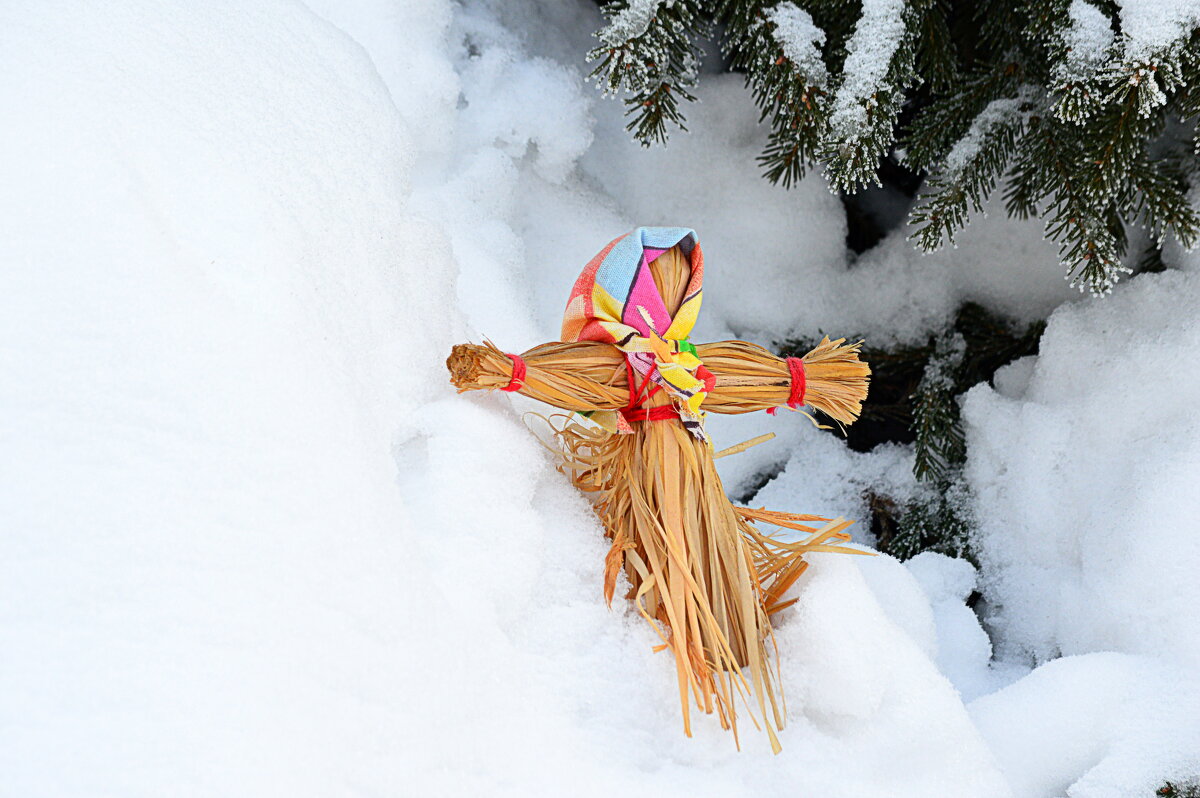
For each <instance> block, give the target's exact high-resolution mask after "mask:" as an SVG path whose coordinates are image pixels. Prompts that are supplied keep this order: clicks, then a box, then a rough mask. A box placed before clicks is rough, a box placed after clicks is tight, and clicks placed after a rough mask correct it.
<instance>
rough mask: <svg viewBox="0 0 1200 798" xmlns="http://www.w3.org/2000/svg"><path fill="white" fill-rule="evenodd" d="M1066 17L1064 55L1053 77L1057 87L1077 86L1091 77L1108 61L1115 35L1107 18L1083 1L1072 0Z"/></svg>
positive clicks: (1056, 66) (1085, 0) (1097, 9)
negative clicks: (1062, 84) (1057, 84)
mask: <svg viewBox="0 0 1200 798" xmlns="http://www.w3.org/2000/svg"><path fill="white" fill-rule="evenodd" d="M1068 16H1069V18H1070V24H1069V25H1068V26H1067V27H1066V29H1065V30H1064V31H1063V45H1064V47H1066V54H1065V57H1064V58H1063V61H1062V63H1061V64H1056V65H1055V73H1054V75H1055V79H1056V80H1057V81H1059V82H1060V83H1067V82H1076V83H1079V82H1083V81H1087V80H1090V79H1092V78H1093V77H1095V75H1096V73H1097V72H1098V71H1099V70H1100V68H1101V67H1102V66H1104V64H1105V62H1106V61H1107V60H1108V59H1109V58H1110V57H1111V52H1110V51H1111V49H1112V46H1113V42H1114V40H1115V39H1116V34H1115V33H1114V32H1113V29H1112V21H1111V20H1110V19H1109V18H1108V15H1107V14H1105V13H1104V12H1103V11H1101V10H1100V9H1099V8H1097V7H1096V6H1094V5H1092V4H1091V3H1089V2H1087V0H1072V1H1071V6H1070V8H1069V9H1068Z"/></svg>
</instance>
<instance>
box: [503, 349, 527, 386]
mask: <svg viewBox="0 0 1200 798" xmlns="http://www.w3.org/2000/svg"><path fill="white" fill-rule="evenodd" d="M508 357H510V358H512V362H513V372H512V379H511V380H509V381H508V385H505V386H504V387H503V388H501V389H500V390H502V391H509V392H512V391H519V390H521V386H522V385H524V384H525V361H524V360H522V359H521V356H520V355H508Z"/></svg>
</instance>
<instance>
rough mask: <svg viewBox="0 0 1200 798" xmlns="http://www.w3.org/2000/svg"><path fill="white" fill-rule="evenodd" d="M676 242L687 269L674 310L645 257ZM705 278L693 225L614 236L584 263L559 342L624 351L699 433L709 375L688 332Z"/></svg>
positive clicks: (701, 434)
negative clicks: (593, 343)
mask: <svg viewBox="0 0 1200 798" xmlns="http://www.w3.org/2000/svg"><path fill="white" fill-rule="evenodd" d="M674 246H678V247H679V248H680V251H681V252H682V253H683V254H684V255H685V256H687V258H688V260H689V262H690V264H691V267H692V274H691V279H690V280H689V281H688V285H687V289H686V291H685V292H684V299H683V302H682V304H680V306H679V309H678V310H677V311H676V313H675V316H674V317H672V316H671V315H670V314H669V313H668V312H667V306H666V302H665V301H664V300H663V298H662V295H661V294H659V292H658V286H657V285H656V284H655V282H654V277H653V275H652V274H651V273H650V264H651V263H652V262H653V261H654V260H655V259H656V258H658V257H659V256H660V255H662V254H663V253H664V252H666V251H667V250H669V249H670V248H671V247H674ZM703 282H704V255H703V253H702V252H701V250H700V243H699V242H698V241H697V239H696V233H695V231H693V230H689V229H687V228H685V227H639V228H638V229H636V230H634V231H633V232H631V233H626V234H625V235H623V236H621V237H619V238H617V239H615V240H613V241H612V242H611V243H610V244H609V245H608V246H606V247H605V248H604V249H602V250H600V253H599V254H598V255H596V257H594V258H592V259H591V261H589V262H588V264H587V266H585V267H584V269H583V273H582V274H580V275H579V279H578V280H576V281H575V287H574V288H572V289H571V299H570V301H569V302H568V303H567V310H566V313H565V314H564V316H563V326H562V340H563V341H564V342H567V343H571V342H576V341H603V342H604V343H609V344H613V345H615V346H616V347H617V348H618V349H620V350H621V351H623V352H624V353H625V356H626V358H628V360H629V362H630V365H632V366H633V368H634V369H635V370H636V371H637V372H638V373H639V374H641V375H643V376H644V377H646V378H648V379H651V380H653V381H654V382H655V383H656V384H658V385H661V386H662V387H663V388H664V389H665V390H666V391H667V392H668V393H669V394H670V395H671V397H672V399H674V400H675V402H676V405H677V406H678V409H679V412H680V417H681V418H682V419H683V421H684V423H685V425H687V426H688V428H689V429H691V430H692V431H693V433H695V434H696V435H697V436H699V437H701V438H703V437H704V431H703V427H702V426H701V424H700V419H701V413H700V405H701V403H702V402H703V401H704V397H705V396H706V395H707V394H708V392H709V391H711V390H712V388H713V383H714V380H713V376H712V374H711V373H710V372H709V371H708V369H706V368H704V366H703V365H702V364H701V363H700V358H698V357H696V348H695V347H694V346H692V344H691V343H690V342H689V341H688V335H689V334H690V333H691V331H692V327H693V326H695V324H696V317H697V316H698V315H699V313H700V299H701V295H702V285H703ZM631 388H632V386H631Z"/></svg>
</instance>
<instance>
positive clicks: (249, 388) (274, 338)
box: [0, 0, 1200, 798]
mask: <svg viewBox="0 0 1200 798" xmlns="http://www.w3.org/2000/svg"><path fill="white" fill-rule="evenodd" d="M599 24H600V19H599V16H598V14H597V12H596V9H595V6H594V4H593V3H591V2H587V1H586V0H571V1H570V2H565V1H564V0H546V1H545V2H540V3H539V2H533V1H532V0H510V1H509V2H500V1H499V0H493V1H491V2H484V1H483V0H476V1H474V2H470V3H466V4H464V5H456V4H452V3H449V2H438V1H436V0H407V1H406V0H359V1H358V2H333V0H312V2H309V3H308V4H307V5H306V4H303V3H299V2H285V0H256V2H253V3H235V2H232V0H227V1H220V0H214V2H209V3H200V4H195V3H167V2H161V1H157V2H151V0H120V1H119V2H112V3H105V4H82V3H49V2H9V3H5V4H2V5H0V107H2V108H4V109H5V112H4V117H5V119H4V122H3V124H0V375H2V376H0V451H2V452H3V457H0V795H4V796H8V795H11V796H20V797H21V798H26V797H27V796H95V795H114V796H162V795H196V796H201V795H203V796H211V795H246V796H275V795H278V796H307V795H312V796H329V795H378V796H409V795H412V796H427V795H428V796H441V795H449V796H456V795H487V796H492V795H522V796H527V795H560V794H568V795H613V794H623V795H650V794H656V795H665V796H675V795H680V796H682V795H689V796H697V795H731V794H752V793H753V794H781V795H803V796H810V795H811V796H822V798H837V797H839V796H847V797H849V796H882V795H886V796H897V797H906V796H912V798H935V797H936V796H947V797H948V798H949V797H953V798H990V797H991V796H997V797H998V798H999V797H1000V796H1012V797H1013V798H1042V797H1044V798H1055V797H1056V796H1063V795H1067V796H1070V798H1109V797H1110V796H1111V797H1112V798H1116V797H1117V796H1121V797H1122V798H1124V797H1125V796H1135V795H1147V796H1148V795H1150V794H1152V792H1153V790H1154V789H1155V788H1156V787H1158V786H1160V785H1161V784H1162V783H1163V781H1165V780H1167V779H1174V780H1183V779H1186V778H1189V777H1194V776H1196V775H1198V774H1200V720H1198V719H1200V685H1198V683H1197V677H1196V675H1195V674H1196V673H1197V667H1198V666H1200V613H1197V612H1196V611H1195V608H1196V607H1197V606H1198V605H1200V581H1198V580H1197V579H1196V578H1195V574H1196V572H1197V570H1198V569H1200V544H1198V543H1197V540H1200V536H1198V535H1197V533H1198V532H1200V525H1198V523H1197V521H1196V519H1197V518H1198V517H1200V507H1197V506H1195V505H1196V503H1197V501H1198V499H1197V496H1196V494H1194V493H1193V492H1192V491H1193V490H1194V488H1192V487H1189V486H1193V485H1194V484H1195V483H1196V481H1197V479H1200V429H1198V428H1197V423H1196V421H1195V420H1194V413H1193V411H1192V407H1193V405H1194V404H1195V402H1196V401H1197V400H1200V380H1197V379H1196V378H1195V377H1194V375H1193V373H1192V372H1193V370H1192V369H1191V357H1189V355H1191V354H1192V353H1194V352H1195V351H1196V349H1197V348H1198V347H1200V325H1198V324H1197V322H1196V321H1195V320H1194V316H1195V314H1194V311H1193V310H1192V309H1193V308H1194V307H1195V306H1196V304H1197V301H1198V300H1200V272H1197V271H1195V270H1193V268H1192V265H1191V263H1190V259H1189V258H1188V257H1187V256H1185V255H1178V256H1177V257H1176V258H1175V262H1176V265H1177V266H1179V270H1178V271H1172V272H1167V273H1164V274H1158V275H1146V276H1142V277H1138V278H1136V279H1133V280H1130V281H1128V283H1123V284H1122V285H1121V286H1120V287H1119V289H1118V291H1117V293H1116V295H1115V296H1114V297H1112V298H1111V299H1109V300H1106V301H1104V302H1096V301H1089V300H1080V299H1078V298H1074V299H1072V297H1074V296H1075V295H1074V294H1073V292H1070V291H1069V289H1068V288H1067V287H1066V285H1065V283H1064V282H1063V280H1062V278H1061V276H1060V272H1059V270H1058V267H1057V263H1056V252H1055V248H1054V246H1053V245H1051V244H1047V243H1045V242H1043V241H1042V240H1041V238H1040V225H1039V224H1038V223H1037V222H1036V221H1033V222H1029V223H1021V222H1015V221H1009V220H1005V219H1003V218H1002V217H1003V214H1001V213H997V214H993V215H992V216H991V217H990V218H982V219H979V220H977V221H976V223H975V224H973V225H972V226H971V227H970V228H969V229H968V230H967V231H966V232H965V233H964V234H963V235H962V236H960V239H959V249H957V250H950V251H947V252H944V253H938V254H935V255H929V256H920V255H918V254H916V253H915V252H914V251H913V250H912V249H911V247H910V245H909V244H908V243H907V242H906V241H904V240H903V235H902V233H897V234H895V235H893V236H892V237H891V238H889V239H887V240H886V241H885V242H884V243H883V244H881V245H880V246H879V247H877V248H876V249H874V250H871V251H870V252H869V253H867V254H866V255H864V256H862V257H860V258H858V259H857V260H852V259H851V257H850V256H849V255H848V254H847V252H846V250H845V247H844V244H843V240H844V235H845V228H844V221H843V216H842V212H841V208H840V205H839V203H838V201H837V199H836V198H835V197H834V196H832V195H831V194H830V193H829V192H828V190H827V189H826V187H825V185H824V184H823V183H822V181H821V179H820V178H819V177H812V178H809V179H808V180H806V181H804V182H802V183H801V184H800V185H799V186H798V187H796V188H794V189H793V190H791V191H790V192H783V191H782V189H778V188H774V187H772V186H770V185H769V184H767V183H766V182H765V181H763V180H761V179H760V178H759V176H758V173H757V170H756V167H755V165H754V159H753V156H754V155H755V154H756V153H757V152H758V151H759V150H760V148H761V146H762V142H763V139H764V135H765V134H764V131H763V130H762V129H760V128H759V127H758V126H757V125H756V124H755V123H754V120H755V119H756V118H757V114H756V112H754V111H753V109H752V106H751V103H750V100H749V99H748V97H747V96H746V94H745V92H744V91H743V90H742V87H741V81H740V80H739V79H738V78H736V77H732V76H717V75H706V76H705V80H704V81H703V83H702V87H701V89H700V97H701V100H702V102H701V103H700V104H698V105H696V106H695V107H692V108H690V109H689V120H690V127H691V128H692V130H693V133H692V134H691V135H676V136H675V137H674V138H673V140H672V142H671V145H670V146H669V147H668V148H667V149H665V150H663V149H653V150H644V149H642V148H640V147H638V146H637V145H635V144H633V143H631V142H630V141H629V140H628V138H627V135H626V134H625V132H624V130H623V122H622V118H621V115H620V114H621V109H620V107H619V105H618V104H615V103H607V102H600V101H598V99H597V98H596V97H595V92H594V89H593V88H592V87H591V86H589V85H587V84H585V82H584V80H583V68H582V66H581V64H580V56H581V54H582V53H583V52H585V51H586V49H587V48H588V47H589V46H590V44H591V43H592V42H593V41H594V40H592V39H591V37H590V33H591V31H593V30H595V29H596V28H597V27H599ZM656 224H680V225H688V226H692V227H694V228H696V229H697V230H698V231H699V234H700V238H701V241H702V242H703V244H704V248H705V253H706V256H707V257H706V260H707V265H708V269H707V272H708V274H707V276H708V278H709V279H708V281H707V282H708V286H707V288H708V290H707V291H706V303H705V310H704V313H703V314H702V317H701V325H700V327H699V328H698V329H697V335H696V338H697V339H698V340H700V339H708V338H717V337H725V336H730V335H737V336H742V337H746V338H750V339H752V340H759V341H763V342H769V341H770V340H771V339H772V338H776V337H781V336H783V335H786V334H788V333H790V332H803V333H814V332H817V331H826V332H830V333H834V334H837V333H839V332H842V333H851V334H865V335H867V336H870V337H871V338H872V340H874V341H878V342H890V341H906V340H914V339H916V338H919V337H922V336H923V335H924V334H925V332H926V331H927V330H929V329H931V328H932V327H935V326H936V325H938V324H939V323H941V322H943V321H945V320H946V319H947V318H949V317H950V316H951V314H952V313H953V312H954V309H955V308H956V306H957V305H958V303H959V302H961V301H962V300H964V299H973V300H977V301H981V302H984V303H985V304H987V305H989V306H991V307H993V308H996V309H997V310H1000V311H1003V312H1006V313H1008V314H1010V315H1013V316H1016V317H1018V318H1038V317H1043V316H1044V315H1045V314H1046V313H1048V312H1050V311H1051V310H1053V309H1054V308H1056V307H1058V310H1056V311H1054V313H1053V315H1052V316H1051V318H1050V322H1049V327H1048V330H1047V333H1046V337H1045V340H1044V342H1043V347H1042V354H1041V355H1040V356H1039V357H1037V358H1035V359H1030V360H1026V361H1022V362H1019V363H1017V364H1014V365H1013V366H1010V367H1009V368H1008V369H1007V370H1006V371H1005V372H1004V373H1002V374H1001V375H999V376H998V378H997V380H996V385H995V387H989V386H979V387H977V388H975V389H974V390H973V391H972V392H971V393H970V394H969V395H968V397H967V400H966V404H965V418H966V422H967V429H968V435H969V445H970V451H971V456H970V461H969V464H968V478H969V480H970V482H971V484H972V487H973V488H974V489H975V495H976V497H977V505H978V506H977V507H976V508H975V511H976V514H977V516H978V517H979V519H980V520H981V526H982V531H981V539H980V550H981V557H982V559H983V569H982V572H980V573H976V572H975V570H974V569H973V568H972V567H971V566H970V565H969V564H968V563H966V562H963V561H959V560H953V559H950V558H946V557H942V556H941V555H934V554H925V555H921V556H919V557H917V558H914V559H913V560H911V561H909V562H908V563H905V564H901V563H899V562H897V561H895V560H892V559H890V558H887V557H878V558H874V559H869V560H868V559H867V558H853V560H854V561H851V558H845V557H837V556H832V555H828V556H821V555H818V556H814V557H813V567H812V568H811V569H810V571H809V573H808V574H806V576H805V578H804V579H803V580H802V583H801V585H800V587H799V591H800V593H801V597H800V601H799V603H798V604H797V607H796V610H795V611H794V612H792V613H790V614H789V616H788V617H787V618H785V619H784V620H783V621H782V623H781V626H780V628H779V631H778V634H779V642H780V647H781V649H782V653H783V657H784V663H785V670H784V673H783V681H784V688H785V691H786V694H787V697H788V702H789V707H790V723H789V726H788V728H787V729H786V730H785V731H784V732H783V734H782V737H781V739H782V742H783V745H784V751H783V753H782V754H781V755H779V756H778V757H772V756H771V755H770V752H769V749H768V748H767V746H766V744H765V742H764V741H763V740H760V739H758V738H757V737H756V736H755V735H754V734H753V733H747V734H746V735H745V738H744V741H743V742H744V747H745V749H746V750H745V751H743V752H742V753H738V752H736V751H735V750H734V749H733V746H732V742H731V740H730V739H729V737H728V735H727V734H725V733H723V732H721V731H720V730H719V729H717V728H716V724H715V722H714V723H709V722H699V723H696V724H694V725H695V728H696V733H697V736H696V739H692V740H688V739H686V738H684V737H683V735H682V733H681V730H680V721H679V717H678V706H677V699H676V697H675V695H674V692H673V687H672V679H673V676H672V674H671V666H670V663H669V661H668V659H667V658H666V656H665V655H661V654H654V653H652V652H651V650H650V649H651V646H652V645H653V644H654V643H655V642H656V641H655V640H654V639H653V634H652V632H651V631H650V630H649V629H648V628H646V626H645V624H644V623H642V622H641V621H640V620H639V619H637V618H636V617H632V616H631V615H630V614H629V613H628V612H627V611H625V610H624V609H623V608H615V609H614V610H613V611H609V610H607V609H605V608H604V606H603V602H602V601H601V597H600V591H599V586H600V581H601V568H602V559H603V554H604V551H605V547H604V545H603V542H602V539H601V532H600V529H599V527H598V525H597V522H596V521H595V519H594V518H593V516H592V515H591V513H590V510H589V508H588V506H587V504H586V502H585V500H584V499H583V498H582V497H581V496H579V495H578V494H576V493H575V492H574V491H573V490H571V489H570V488H569V486H568V485H567V484H566V483H565V481H564V480H563V478H562V477H561V476H560V475H558V474H557V473H556V472H555V470H554V468H553V461H552V459H551V458H550V456H549V455H548V454H547V453H546V451H545V450H544V449H543V447H542V446H541V445H540V443H539V442H538V441H537V440H536V439H535V438H534V436H533V435H532V434H531V433H530V432H529V431H528V430H527V429H526V427H525V426H524V424H523V423H522V419H521V415H522V413H523V412H524V411H526V410H529V409H534V407H535V405H534V404H533V403H532V402H526V401H525V400H523V399H521V398H520V397H516V398H512V397H509V396H507V395H505V396H503V397H501V396H475V395H471V396H463V397H458V396H455V395H454V393H453V391H452V390H451V388H450V386H449V385H448V383H447V380H446V376H445V372H444V367H443V365H442V362H443V359H444V357H445V355H446V353H447V352H448V350H449V347H450V345H451V344H452V343H454V342H457V341H462V340H468V339H469V340H479V339H481V338H483V337H484V336H488V337H490V338H491V339H493V340H495V341H496V342H497V343H498V344H500V345H501V346H503V347H505V348H506V349H509V350H518V351H519V350H520V349H522V348H525V347H527V346H529V345H532V344H534V343H537V342H540V341H542V340H548V339H552V338H554V337H555V335H556V332H557V329H558V319H559V314H560V313H561V308H562V303H563V302H564V301H565V298H566V294H567V291H568V289H569V286H570V284H571V281H572V279H573V278H574V276H575V274H576V273H577V271H578V270H579V268H580V267H581V266H582V264H583V263H584V262H586V261H587V260H588V258H590V256H591V255H593V254H594V253H595V251H596V250H597V249H598V248H599V247H600V246H602V245H603V244H604V243H605V242H607V241H608V240H610V239H611V238H613V237H614V236H615V235H617V234H619V233H620V232H622V231H624V230H627V229H629V228H631V227H634V226H636V225H656ZM1067 300H1070V301H1069V302H1067ZM1064 302H1067V304H1063V303H1064ZM1060 305H1061V307H1060ZM711 423H712V429H713V432H714V435H715V437H716V438H717V443H718V445H724V444H727V443H734V442H737V441H740V440H742V439H744V438H747V437H750V436H752V435H754V434H757V433H759V432H762V431H766V430H772V431H776V432H778V433H779V437H778V438H777V439H776V440H775V441H773V442H771V443H769V444H765V445H763V446H759V447H757V448H756V449H753V450H751V451H750V452H749V453H747V454H744V455H740V456H739V457H738V458H728V459H726V460H723V461H722V466H723V467H725V468H726V477H727V480H728V482H729V483H730V484H731V486H736V485H738V484H744V483H746V481H747V480H748V479H749V477H750V476H751V475H752V473H754V472H755V471H758V470H760V469H763V468H767V467H773V468H775V469H777V470H780V473H779V476H778V477H776V478H775V479H774V480H773V481H772V482H771V483H770V484H768V485H767V487H766V488H764V489H763V490H762V491H761V492H760V494H759V496H758V497H756V503H757V502H762V503H766V504H768V505H769V506H775V507H779V508H790V509H795V510H797V511H806V512H824V513H829V514H838V513H840V514H846V515H853V516H855V517H859V518H862V517H863V515H864V508H863V506H862V499H861V493H862V489H863V488H864V487H867V486H886V487H887V488H888V490H890V491H892V492H893V493H899V494H902V493H903V491H905V490H911V489H912V482H911V477H910V476H909V474H910V469H911V453H910V452H909V451H908V450H906V449H904V448H903V447H896V446H889V447H883V448H881V449H880V450H877V451H875V452H872V453H870V454H859V453H854V452H851V451H849V450H848V449H847V448H846V447H845V446H843V445H842V444H841V443H840V442H839V441H838V440H837V439H835V438H833V437H831V436H828V435H825V434H822V433H818V432H817V431H815V430H813V429H812V428H811V427H810V426H809V425H808V424H807V422H806V421H805V420H804V419H803V418H801V417H798V416H792V415H789V414H783V415H781V416H780V417H779V418H772V417H767V416H765V415H760V416H756V417H744V418H737V419H720V418H714V419H712V422H711ZM976 588H978V589H980V590H981V591H982V593H983V595H984V600H983V602H982V604H983V610H984V615H985V619H986V625H987V631H988V633H990V638H989V634H988V633H985V632H984V629H983V628H982V627H981V626H980V623H979V621H978V619H977V616H976V615H975V614H974V613H973V612H971V610H969V609H968V608H967V607H966V605H965V603H964V602H965V599H966V597H967V596H968V595H969V594H970V593H971V592H972V590H973V589H976ZM993 641H994V643H995V646H994V648H995V652H994V654H995V656H994V657H993V650H992V649H993V645H992V642H993ZM1041 663H1044V664H1041ZM1035 665H1037V666H1038V667H1034V666H1035ZM706 720H707V719H706Z"/></svg>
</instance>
